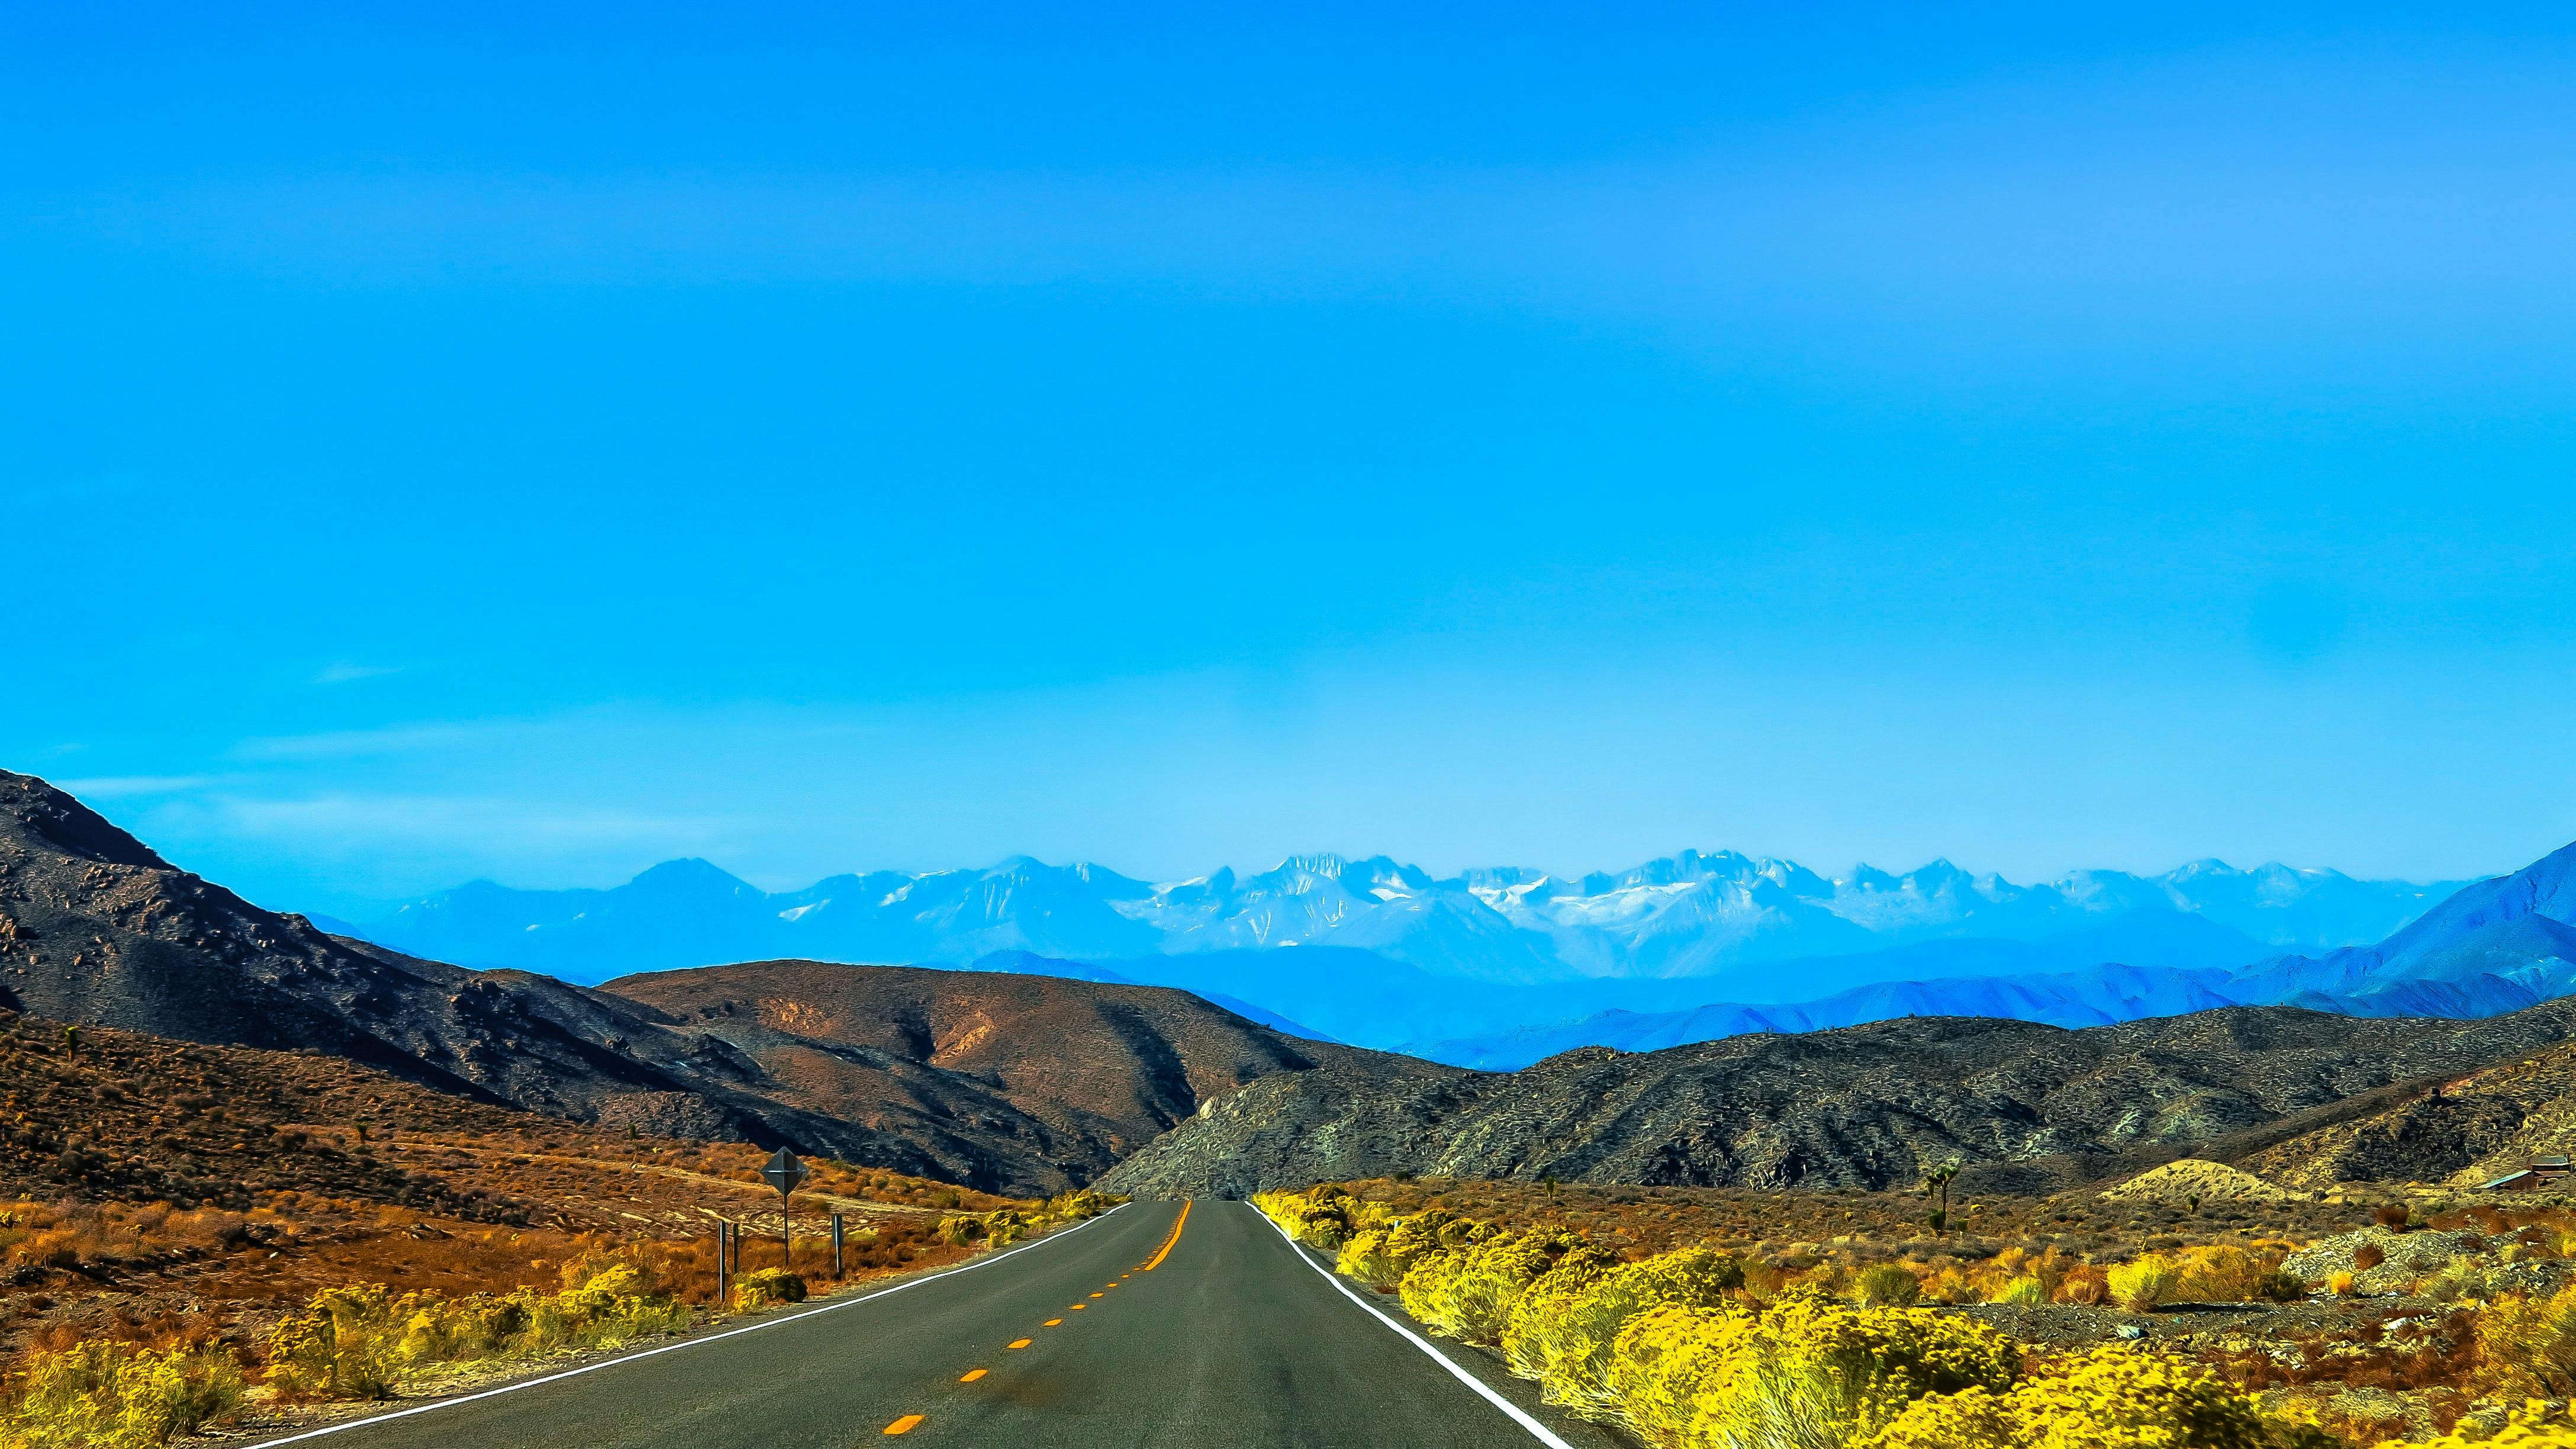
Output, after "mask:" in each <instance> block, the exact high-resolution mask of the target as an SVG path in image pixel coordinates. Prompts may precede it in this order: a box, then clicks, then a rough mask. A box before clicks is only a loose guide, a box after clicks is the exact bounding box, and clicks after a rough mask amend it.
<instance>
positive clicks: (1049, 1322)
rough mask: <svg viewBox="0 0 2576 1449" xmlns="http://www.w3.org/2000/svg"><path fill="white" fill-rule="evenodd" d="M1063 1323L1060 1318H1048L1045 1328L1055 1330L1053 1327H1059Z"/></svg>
mask: <svg viewBox="0 0 2576 1449" xmlns="http://www.w3.org/2000/svg"><path fill="white" fill-rule="evenodd" d="M1063 1322H1064V1320H1063V1319H1061V1318H1050V1319H1048V1320H1047V1321H1046V1326H1047V1327H1049V1328H1055V1327H1058V1326H1059V1325H1061V1324H1062V1323H1063Z"/></svg>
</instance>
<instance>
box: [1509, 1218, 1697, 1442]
mask: <svg viewBox="0 0 2576 1449" xmlns="http://www.w3.org/2000/svg"><path fill="white" fill-rule="evenodd" d="M1566 1256H1567V1257H1568V1258H1572V1257H1573V1254H1572V1253H1568V1254H1567V1255H1566ZM1572 1266H1573V1267H1574V1270H1575V1271H1574V1272H1572V1273H1570V1274H1565V1276H1564V1277H1560V1276H1559V1274H1560V1273H1564V1269H1565V1265H1564V1264H1560V1266H1559V1268H1558V1269H1556V1270H1553V1271H1550V1272H1549V1273H1547V1274H1545V1275H1543V1276H1541V1277H1540V1278H1539V1279H1538V1280H1537V1281H1536V1282H1534V1283H1533V1284H1531V1286H1530V1290H1529V1291H1528V1292H1527V1293H1525V1294H1523V1295H1522V1297H1521V1299H1520V1301H1519V1302H1518V1303H1516V1304H1514V1305H1513V1307H1512V1310H1511V1313H1510V1316H1509V1319H1508V1321H1507V1322H1506V1324H1505V1326H1504V1330H1503V1355H1504V1357H1505V1358H1506V1359H1507V1360H1508V1361H1509V1362H1510V1364H1511V1366H1512V1370H1513V1371H1514V1372H1515V1373H1518V1374H1520V1375H1521V1376H1523V1377H1524V1378H1534V1379H1536V1380H1538V1381H1539V1386H1540V1388H1541V1390H1542V1391H1543V1393H1544V1395H1545V1397H1546V1398H1547V1399H1548V1401H1549V1402H1551V1403H1557V1404H1564V1405H1566V1406H1568V1407H1570V1408H1573V1409H1575V1410H1576V1411H1578V1412H1588V1413H1593V1414H1611V1413H1615V1412H1616V1411H1617V1408H1618V1402H1617V1397H1616V1396H1615V1395H1614V1394H1613V1393H1612V1392H1611V1391H1610V1387H1609V1385H1608V1383H1607V1382H1606V1381H1605V1380H1604V1378H1603V1375H1604V1373H1605V1372H1606V1371H1607V1369H1608V1368H1609V1364H1610V1352H1611V1348H1612V1346H1613V1345H1614V1344H1615V1343H1616V1342H1617V1341H1618V1337H1619V1331H1620V1330H1621V1329H1622V1328H1624V1327H1626V1326H1627V1324H1628V1320H1630V1319H1632V1318H1635V1317H1636V1316H1637V1315H1639V1314H1641V1313H1644V1312H1646V1311H1647V1310H1648V1309H1651V1308H1702V1309H1719V1308H1724V1307H1726V1306H1728V1305H1729V1304H1730V1303H1731V1302H1732V1301H1733V1299H1734V1295H1735V1294H1736V1292H1737V1291H1738V1290H1740V1289H1742V1288H1743V1286H1744V1265H1743V1264H1741V1263H1739V1262H1737V1261H1736V1260H1735V1258H1734V1257H1733V1256H1732V1255H1731V1254H1727V1253H1720V1252H1715V1251H1712V1250H1710V1249H1707V1248H1682V1249H1678V1250H1676V1251H1674V1252H1670V1253H1658V1254H1656V1255H1655V1256H1654V1257H1651V1258H1648V1259H1646V1260H1645V1261H1644V1262H1641V1263H1622V1264H1619V1265H1617V1266H1615V1267H1608V1268H1604V1267H1601V1266H1600V1265H1599V1264H1598V1262H1597V1261H1594V1260H1585V1261H1578V1262H1576V1263H1574V1264H1573V1265H1572Z"/></svg>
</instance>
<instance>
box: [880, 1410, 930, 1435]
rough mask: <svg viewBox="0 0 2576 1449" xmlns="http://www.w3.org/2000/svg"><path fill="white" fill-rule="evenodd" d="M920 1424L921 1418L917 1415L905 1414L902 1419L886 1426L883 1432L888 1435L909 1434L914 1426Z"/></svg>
mask: <svg viewBox="0 0 2576 1449" xmlns="http://www.w3.org/2000/svg"><path fill="white" fill-rule="evenodd" d="M920 1422H921V1416H920V1415H919V1414H906V1415H904V1416H903V1417H902V1418H900V1419H897V1420H895V1421H894V1422H893V1423H891V1424H888V1425H886V1426H885V1431H886V1432H887V1433H889V1434H909V1433H911V1432H912V1431H913V1428H914V1427H915V1426H916V1425H918V1424H920Z"/></svg>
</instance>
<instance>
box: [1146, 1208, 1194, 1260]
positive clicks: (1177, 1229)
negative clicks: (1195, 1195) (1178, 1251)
mask: <svg viewBox="0 0 2576 1449" xmlns="http://www.w3.org/2000/svg"><path fill="white" fill-rule="evenodd" d="M1189 1220H1190V1200H1189V1199H1187V1198H1183V1199H1182V1200H1181V1215H1180V1216H1179V1217H1176V1218H1174V1219H1172V1235H1171V1236H1170V1237H1168V1238H1165V1239H1164V1240H1163V1246H1161V1247H1159V1248H1156V1249H1155V1250H1154V1256H1153V1257H1151V1258H1149V1259H1147V1260H1146V1261H1145V1271H1146V1272H1148V1273H1151V1272H1153V1271H1154V1270H1155V1269H1157V1268H1159V1267H1161V1266H1163V1260H1164V1259H1165V1258H1168V1257H1170V1256H1171V1255H1172V1247H1173V1245H1174V1244H1176V1243H1178V1242H1180V1240H1181V1229H1182V1228H1183V1227H1185V1226H1187V1225H1188V1223H1189Z"/></svg>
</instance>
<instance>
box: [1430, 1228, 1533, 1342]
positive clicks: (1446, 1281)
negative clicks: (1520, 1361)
mask: <svg viewBox="0 0 2576 1449" xmlns="http://www.w3.org/2000/svg"><path fill="white" fill-rule="evenodd" d="M1573 1246H1574V1242H1573V1240H1572V1239H1569V1238H1565V1237H1562V1236H1547V1235H1541V1234H1505V1235H1502V1236H1499V1237H1492V1238H1487V1239H1486V1240H1484V1241H1483V1242H1478V1243H1470V1244H1469V1245H1467V1246H1466V1247H1463V1248H1460V1249H1458V1250H1457V1251H1455V1252H1448V1253H1437V1254H1433V1255H1432V1256H1430V1257H1426V1258H1424V1259H1422V1260H1421V1261H1419V1262H1417V1263H1415V1264H1414V1266H1413V1268H1412V1270H1411V1271H1410V1272H1408V1273H1406V1274H1405V1275H1404V1282H1403V1283H1402V1284H1401V1285H1400V1290H1399V1291H1401V1292H1402V1294H1403V1295H1404V1310H1405V1311H1406V1312H1407V1313H1410V1314H1412V1315H1413V1316H1414V1317H1415V1318H1418V1319H1420V1320H1422V1321H1423V1322H1424V1323H1427V1324H1430V1325H1431V1326H1432V1327H1433V1328H1435V1329H1438V1330H1439V1331H1440V1332H1442V1333H1445V1334H1448V1335H1450V1336H1451V1337H1453V1338H1462V1339H1465V1340H1466V1341H1467V1342H1469V1343H1482V1344H1493V1343H1498V1342H1500V1341H1501V1339H1502V1336H1503V1328H1504V1326H1505V1325H1506V1324H1507V1323H1509V1321H1510V1319H1511V1312H1512V1305H1513V1304H1514V1303H1516V1302H1518V1301H1520V1296H1521V1295H1522V1294H1523V1293H1526V1292H1528V1291H1529V1287H1530V1285H1531V1284H1532V1283H1535V1282H1537V1281H1538V1280H1539V1278H1540V1277H1542V1276H1544V1275H1545V1274H1546V1272H1547V1270H1548V1269H1550V1268H1552V1267H1554V1266H1556V1260H1557V1259H1558V1258H1559V1257H1561V1256H1563V1255H1564V1253H1565V1252H1566V1250H1567V1249H1569V1248H1571V1247H1573Z"/></svg>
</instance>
